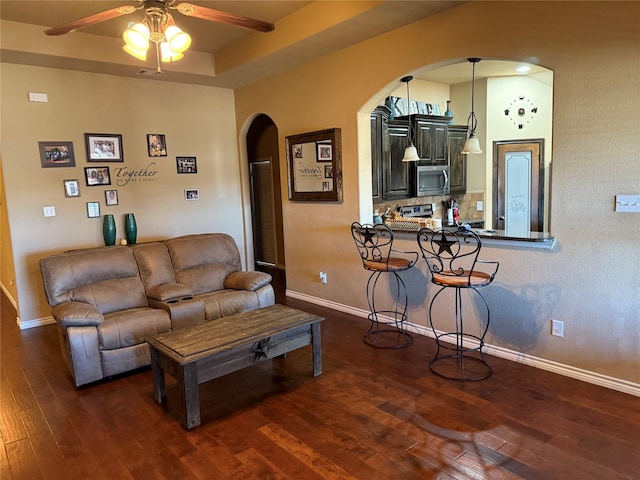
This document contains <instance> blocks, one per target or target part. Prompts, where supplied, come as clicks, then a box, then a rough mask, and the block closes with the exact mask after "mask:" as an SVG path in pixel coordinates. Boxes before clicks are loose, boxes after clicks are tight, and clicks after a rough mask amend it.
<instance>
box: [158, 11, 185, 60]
mask: <svg viewBox="0 0 640 480" xmlns="http://www.w3.org/2000/svg"><path fill="white" fill-rule="evenodd" d="M164 38H165V39H166V41H167V42H169V45H170V46H171V50H173V51H174V52H179V53H184V52H186V51H187V49H188V48H189V47H190V46H191V35H189V34H188V33H186V32H184V31H183V30H182V29H181V28H180V27H178V26H177V25H176V22H175V21H174V20H173V17H172V16H171V15H169V14H167V27H166V28H165V29H164Z"/></svg>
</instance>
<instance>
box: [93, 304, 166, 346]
mask: <svg viewBox="0 0 640 480" xmlns="http://www.w3.org/2000/svg"><path fill="white" fill-rule="evenodd" d="M169 330H171V320H170V318H169V314H168V313H167V312H166V311H164V310H161V309H157V308H135V309H131V310H126V311H121V312H114V313H109V314H107V315H105V316H104V322H103V323H102V325H100V326H99V327H98V337H99V342H100V349H102V350H115V349H117V348H123V347H130V346H132V345H137V344H139V343H143V342H144V341H145V339H146V338H150V337H153V336H155V335H160V334H161V333H165V332H168V331H169Z"/></svg>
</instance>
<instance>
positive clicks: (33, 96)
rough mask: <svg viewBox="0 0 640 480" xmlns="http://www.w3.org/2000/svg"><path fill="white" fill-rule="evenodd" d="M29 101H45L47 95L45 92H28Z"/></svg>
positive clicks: (47, 98) (47, 99)
mask: <svg viewBox="0 0 640 480" xmlns="http://www.w3.org/2000/svg"><path fill="white" fill-rule="evenodd" d="M29 101H30V102H35V103H47V102H48V101H49V97H48V96H47V94H46V93H37V92H29Z"/></svg>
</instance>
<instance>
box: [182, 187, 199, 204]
mask: <svg viewBox="0 0 640 480" xmlns="http://www.w3.org/2000/svg"><path fill="white" fill-rule="evenodd" d="M184 199H185V200H189V201H191V200H200V191H199V190H198V189H197V188H186V189H185V190H184Z"/></svg>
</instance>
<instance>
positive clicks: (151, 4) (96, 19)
mask: <svg viewBox="0 0 640 480" xmlns="http://www.w3.org/2000/svg"><path fill="white" fill-rule="evenodd" d="M169 9H172V10H177V11H178V12H179V13H181V14H182V15H186V16H188V17H196V18H201V19H203V20H209V21H211V22H217V23H224V24H226V25H233V26H236V27H242V28H247V29H249V30H256V31H258V32H270V31H272V30H273V28H274V27H273V24H272V23H268V22H263V21H260V20H254V19H252V18H247V17H242V16H240V15H233V14H231V13H227V12H223V11H220V10H214V9H213V8H207V7H201V6H198V5H193V4H191V3H186V2H183V3H178V4H176V0H155V1H149V0H138V2H137V5H124V6H121V7H116V8H112V9H111V10H106V11H104V12H100V13H96V14H95V15H90V16H88V17H85V18H81V19H78V20H74V21H73V22H69V23H65V24H63V25H58V26H56V27H52V28H50V29H48V30H45V32H44V33H46V34H47V35H64V34H65V33H70V32H73V31H75V30H79V29H81V28H85V27H89V26H91V25H95V24H96V23H100V22H105V21H107V20H111V19H113V18H117V17H120V16H122V15H128V14H130V13H133V12H135V11H136V10H144V11H145V13H147V14H149V13H152V14H157V13H158V12H163V13H164V14H167V13H168V10H169Z"/></svg>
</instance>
